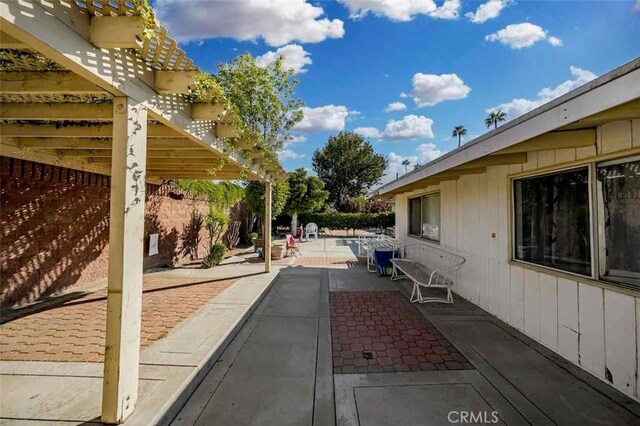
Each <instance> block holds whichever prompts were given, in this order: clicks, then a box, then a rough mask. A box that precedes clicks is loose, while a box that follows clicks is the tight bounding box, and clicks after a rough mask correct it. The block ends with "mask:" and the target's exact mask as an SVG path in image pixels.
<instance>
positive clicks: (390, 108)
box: [384, 102, 407, 112]
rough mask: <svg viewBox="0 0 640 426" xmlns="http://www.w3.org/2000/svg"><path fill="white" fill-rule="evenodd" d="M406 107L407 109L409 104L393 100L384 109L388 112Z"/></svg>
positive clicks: (402, 109)
mask: <svg viewBox="0 0 640 426" xmlns="http://www.w3.org/2000/svg"><path fill="white" fill-rule="evenodd" d="M405 109H407V106H406V105H405V104H404V103H402V102H391V103H390V104H389V105H387V107H386V108H385V109H384V110H385V111H386V112H391V111H404V110H405Z"/></svg>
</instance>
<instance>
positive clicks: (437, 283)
mask: <svg viewBox="0 0 640 426" xmlns="http://www.w3.org/2000/svg"><path fill="white" fill-rule="evenodd" d="M465 262H466V259H465V258H464V257H462V256H459V255H457V254H455V253H451V252H449V251H446V250H443V249H441V248H438V247H434V246H432V245H428V244H411V245H406V246H401V247H398V249H397V250H396V251H394V255H393V259H392V260H391V263H392V264H393V273H392V274H391V279H392V280H397V279H402V278H408V279H410V280H411V281H413V291H412V292H411V299H410V300H411V302H418V303H426V302H440V303H453V296H452V294H451V287H452V286H453V284H454V280H455V276H456V272H457V271H459V270H460V268H462V265H463V264H464V263H465ZM421 288H444V289H446V290H447V298H446V299H442V298H439V297H424V296H423V295H422V291H421Z"/></svg>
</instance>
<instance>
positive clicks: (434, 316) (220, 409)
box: [173, 238, 640, 425]
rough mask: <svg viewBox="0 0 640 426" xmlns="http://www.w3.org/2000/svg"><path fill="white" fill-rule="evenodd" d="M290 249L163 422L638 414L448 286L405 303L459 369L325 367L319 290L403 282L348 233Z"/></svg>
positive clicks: (324, 307)
mask: <svg viewBox="0 0 640 426" xmlns="http://www.w3.org/2000/svg"><path fill="white" fill-rule="evenodd" d="M301 250H302V256H301V257H300V258H298V259H296V262H295V263H294V264H293V266H291V267H289V268H286V269H282V270H281V272H280V275H279V276H278V278H277V280H276V282H275V283H274V285H273V286H272V287H271V288H270V290H269V291H268V293H267V295H266V296H265V298H264V299H263V300H262V302H261V303H260V305H259V306H258V307H257V309H256V310H255V311H254V312H253V314H252V315H251V317H250V318H249V320H248V321H247V322H246V324H245V325H244V326H243V327H242V329H241V330H240V332H239V333H238V335H237V336H236V338H235V339H234V340H233V342H232V343H231V344H230V345H229V346H228V347H227V349H226V350H225V351H224V352H223V353H222V355H221V356H220V358H219V360H218V362H217V363H216V364H215V365H214V366H213V368H212V369H211V371H210V372H209V373H208V374H207V375H206V377H205V378H204V379H203V381H202V382H201V384H200V385H199V386H198V388H197V389H196V391H195V392H194V393H193V395H191V397H190V398H189V400H188V401H187V403H186V404H185V406H184V407H183V408H182V410H181V411H180V413H179V414H178V416H177V417H176V418H175V420H174V422H173V424H174V425H218V424H219V425H249V424H251V425H274V424H277V425H286V424H291V425H305V424H307V425H334V424H339V425H358V424H360V425H418V424H425V425H439V424H451V423H478V418H477V417H475V421H472V422H469V419H470V417H468V416H469V414H467V417H466V419H467V422H463V421H462V419H463V417H462V416H465V414H464V413H465V412H466V413H474V415H475V416H478V415H480V416H482V417H481V418H480V420H482V421H485V422H487V423H495V422H494V421H493V420H494V419H495V420H497V423H496V424H511V425H522V424H576V425H578V424H579V425H585V424H599V425H603V424H611V425H623V424H629V425H631V424H640V404H638V403H637V402H635V401H633V400H631V399H629V398H628V397H626V396H624V395H623V394H621V393H619V392H617V391H615V390H614V389H612V388H610V387H609V386H608V385H606V384H604V383H602V382H600V381H599V380H598V379H596V378H595V377H593V376H591V375H589V374H588V373H586V372H585V371H583V370H581V369H580V368H578V367H576V366H574V365H573V364H571V363H569V362H568V361H565V360H564V359H562V358H561V357H559V356H558V355H556V354H554V353H553V352H551V351H550V350H548V349H546V348H544V347H542V346H541V345H539V344H537V343H535V342H534V341H532V340H531V339H529V338H528V337H526V336H524V335H523V334H521V333H519V332H518V331H517V330H515V329H513V328H511V327H510V326H508V325H506V324H505V323H503V322H501V321H500V320H498V319H496V318H495V317H493V316H491V315H489V314H488V313H486V312H485V311H483V310H481V309H480V308H478V307H476V306H475V305H473V304H471V303H468V302H466V301H464V300H462V299H460V298H458V297H456V298H455V300H456V303H455V304H453V305H434V304H429V305H426V306H425V305H422V306H417V305H414V306H415V307H412V308H411V309H417V312H418V313H419V315H420V316H421V317H422V318H423V319H424V321H425V324H430V325H432V326H434V327H435V329H437V330H436V331H433V330H431V331H428V330H430V328H429V326H427V329H428V330H427V331H426V332H425V333H431V334H441V335H442V336H443V337H444V339H441V340H443V342H444V341H448V342H450V344H451V348H455V350H456V351H459V353H460V354H461V355H462V357H463V358H461V359H465V360H468V362H469V363H470V364H471V368H470V369H462V370H458V369H456V370H445V369H443V370H438V369H434V371H408V372H396V371H397V370H396V371H394V372H374V373H357V374H334V370H333V368H334V365H333V362H334V360H333V358H332V354H333V355H336V354H337V353H336V351H333V352H332V323H331V318H332V316H331V314H332V312H331V310H332V307H331V305H330V296H329V295H330V292H345V291H346V292H400V293H401V294H403V295H404V297H408V295H409V293H410V288H409V286H408V282H406V281H395V282H391V281H390V280H389V279H388V278H378V277H376V276H375V275H373V274H370V273H368V272H367V271H366V269H365V268H364V266H363V265H362V263H361V262H358V261H357V258H356V256H355V254H354V253H355V252H356V250H357V246H356V240H353V239H344V238H341V239H322V240H319V241H317V242H307V243H303V244H302V249H301ZM311 259H313V261H312V260H311ZM336 294H337V293H336ZM334 309H335V307H334ZM334 319H335V315H334ZM335 325H336V324H334V334H335V330H337V327H335ZM354 336H355V335H354ZM436 337H437V336H436ZM334 342H335V340H334ZM334 344H335V343H334ZM443 344H444V343H443ZM365 349H366V348H365ZM374 356H375V355H374ZM403 359H404V358H403ZM374 371H377V370H374ZM494 413H495V416H496V417H494Z"/></svg>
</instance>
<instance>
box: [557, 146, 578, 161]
mask: <svg viewBox="0 0 640 426" xmlns="http://www.w3.org/2000/svg"><path fill="white" fill-rule="evenodd" d="M571 161H576V149H575V148H563V149H556V164H562V163H569V162H571Z"/></svg>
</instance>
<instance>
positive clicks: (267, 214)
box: [262, 182, 271, 272]
mask: <svg viewBox="0 0 640 426" xmlns="http://www.w3.org/2000/svg"><path fill="white" fill-rule="evenodd" d="M262 228H263V229H264V235H263V239H262V241H264V248H263V253H264V271H265V272H271V183H269V182H265V185H264V224H263V225H262Z"/></svg>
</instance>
